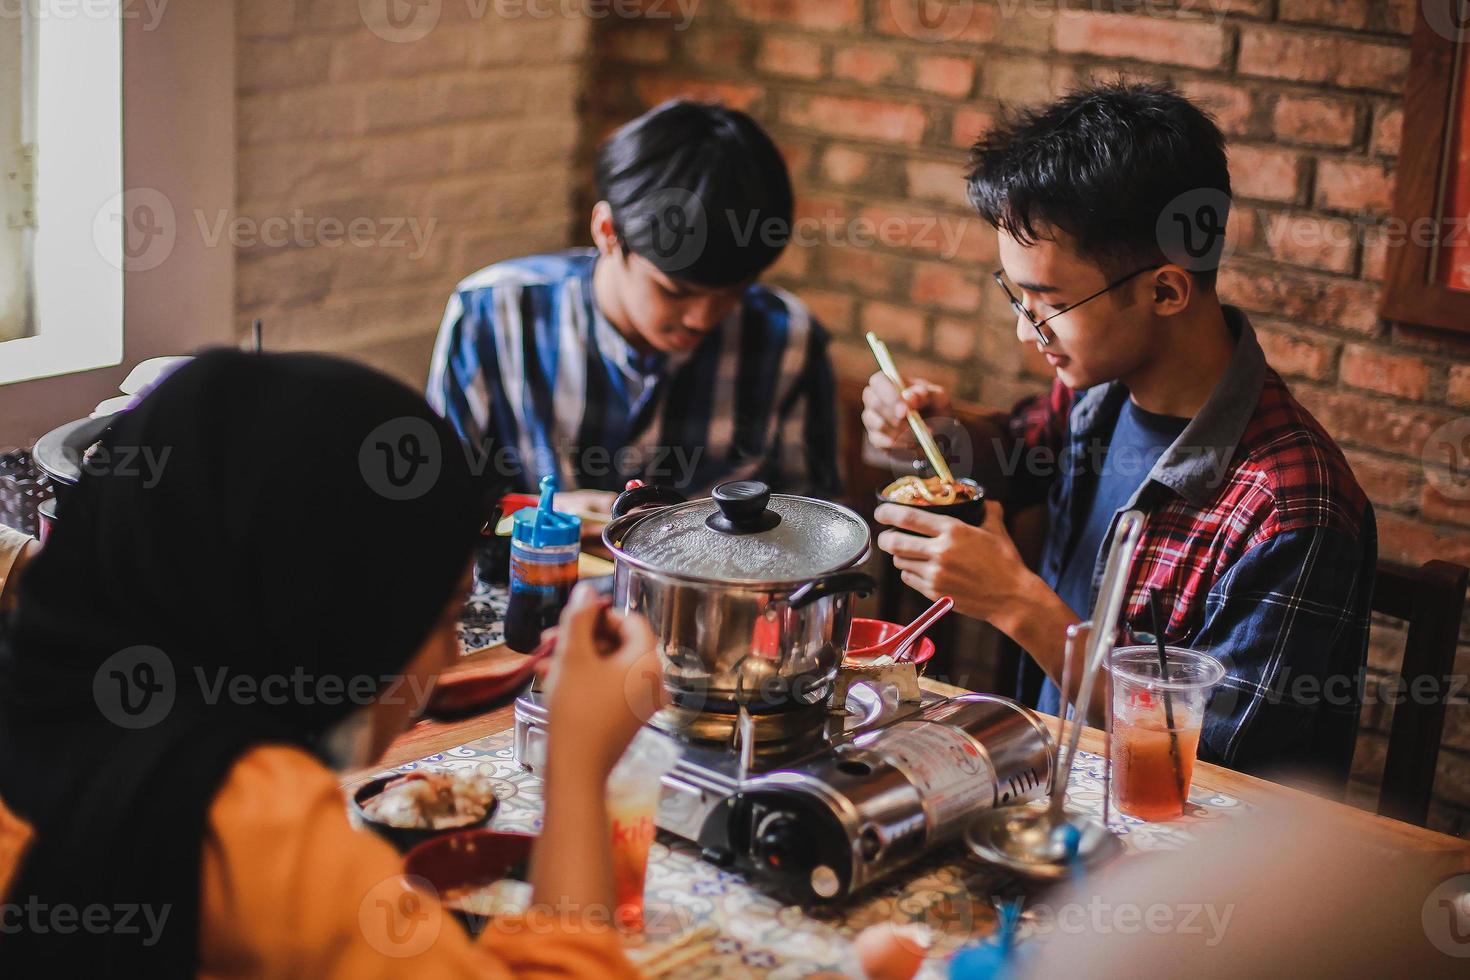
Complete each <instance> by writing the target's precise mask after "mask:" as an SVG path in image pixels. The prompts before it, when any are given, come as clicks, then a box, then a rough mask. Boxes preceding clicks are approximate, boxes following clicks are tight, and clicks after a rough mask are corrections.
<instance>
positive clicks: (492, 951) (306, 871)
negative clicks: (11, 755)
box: [0, 746, 637, 980]
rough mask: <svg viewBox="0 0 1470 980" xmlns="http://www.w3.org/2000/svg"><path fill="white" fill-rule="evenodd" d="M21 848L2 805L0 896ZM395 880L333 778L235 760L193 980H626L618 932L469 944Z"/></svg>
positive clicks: (301, 764)
mask: <svg viewBox="0 0 1470 980" xmlns="http://www.w3.org/2000/svg"><path fill="white" fill-rule="evenodd" d="M30 838H31V828H30V827H29V826H27V825H26V824H25V823H24V822H23V821H21V820H20V819H19V818H17V817H16V816H15V815H14V814H11V813H10V812H9V811H8V810H6V809H5V807H4V805H3V802H0V894H4V893H5V891H6V890H7V889H8V887H9V884H10V880H11V879H12V878H13V877H14V874H15V871H16V868H17V867H18V865H19V863H20V860H21V857H22V855H23V853H24V850H25V846H26V844H27V843H28V842H29V840H30ZM401 867H402V861H401V859H400V858H399V856H398V854H397V853H395V852H394V850H393V849H392V848H391V847H389V846H388V845H387V844H386V843H384V842H383V841H381V840H379V839H378V838H377V837H375V836H373V835H371V834H369V833H367V832H364V831H359V830H356V829H354V828H353V827H352V825H351V824H350V823H348V820H347V811H346V808H345V806H344V804H343V797H342V792H341V790H340V788H339V787H338V785H337V780H336V777H335V776H334V775H333V774H332V773H331V772H330V771H329V770H328V769H326V768H325V767H324V766H322V765H321V763H319V762H318V761H317V760H316V759H314V758H312V756H310V755H308V754H307V753H305V752H302V751H300V750H299V749H294V748H288V747H285V746H262V747H259V748H256V749H254V750H252V751H250V752H248V753H246V754H245V755H244V756H242V757H241V758H240V760H239V761H238V762H237V763H236V764H235V767H234V769H233V770H231V772H230V775H229V778H228V779H227V780H226V782H225V784H224V786H223V787H222V788H221V790H220V792H219V795H218V796H217V797H216V798H215V801H214V803H213V805H212V806H211V807H210V812H209V831H208V834H207V836H206V837H205V841H204V866H203V904H202V907H201V937H200V966H199V976H200V977H206V978H211V980H214V978H218V980H226V978H235V977H261V976H270V977H303V978H305V977H310V978H321V980H332V978H342V980H347V978H353V980H358V978H362V980H371V978H374V977H404V976H413V977H415V978H423V980H434V978H440V977H445V978H447V977H490V978H504V977H522V978H535V977H553V976H554V977H598V978H604V977H612V978H615V977H636V976H637V974H636V972H635V971H634V970H633V968H632V966H631V965H630V964H629V963H628V961H627V960H626V959H625V958H624V957H623V954H622V949H621V945H620V942H619V940H618V938H617V934H616V933H614V932H612V931H610V930H608V929H606V928H600V929H596V928H585V929H584V928H578V924H577V923H576V922H575V921H568V920H567V919H565V918H564V919H563V920H562V921H561V922H560V923H557V924H553V923H551V922H550V921H548V920H544V919H534V918H533V919H519V918H505V917H502V918H499V919H496V920H495V921H494V922H493V923H492V925H491V927H490V928H489V929H487V930H486V932H485V933H484V934H483V935H482V936H481V937H480V941H479V942H474V941H471V940H470V938H469V937H468V936H467V935H466V933H465V932H464V930H463V929H462V928H461V927H460V925H459V923H458V921H456V920H455V919H454V918H453V916H452V915H450V913H449V912H448V911H446V910H445V909H444V908H443V907H442V906H440V905H439V903H438V902H437V901H436V900H435V899H433V898H431V897H429V896H428V895H425V894H422V893H420V892H416V891H414V890H412V889H411V888H410V887H409V885H408V884H407V883H406V882H405V880H404V878H403V876H402V874H401V873H400V872H401ZM0 951H3V944H0ZM0 962H3V952H0Z"/></svg>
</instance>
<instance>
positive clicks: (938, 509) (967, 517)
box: [874, 479, 985, 527]
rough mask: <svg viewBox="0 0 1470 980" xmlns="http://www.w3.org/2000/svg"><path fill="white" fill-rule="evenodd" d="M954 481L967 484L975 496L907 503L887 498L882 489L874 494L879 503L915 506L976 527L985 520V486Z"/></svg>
mask: <svg viewBox="0 0 1470 980" xmlns="http://www.w3.org/2000/svg"><path fill="white" fill-rule="evenodd" d="M955 482H956V483H959V484H962V485H964V486H967V487H969V488H971V489H972V490H974V491H975V496H974V497H971V498H970V499H969V500H957V501H955V502H954V503H952V504H909V503H903V502H901V501H898V500H889V499H888V498H887V497H885V496H883V491H881V490H880V491H878V492H877V493H876V494H875V495H874V496H876V497H877V498H878V502H879V503H880V504H893V505H894V506H897V507H917V508H918V509H919V510H923V511H927V512H928V513H930V514H942V515H943V516H945V517H958V518H959V519H960V520H961V521H963V522H965V523H966V524H971V525H974V526H976V527H978V526H979V525H980V524H982V523H984V521H985V488H984V487H982V486H981V485H980V484H978V483H976V482H975V481H974V480H970V479H959V480H956V481H955Z"/></svg>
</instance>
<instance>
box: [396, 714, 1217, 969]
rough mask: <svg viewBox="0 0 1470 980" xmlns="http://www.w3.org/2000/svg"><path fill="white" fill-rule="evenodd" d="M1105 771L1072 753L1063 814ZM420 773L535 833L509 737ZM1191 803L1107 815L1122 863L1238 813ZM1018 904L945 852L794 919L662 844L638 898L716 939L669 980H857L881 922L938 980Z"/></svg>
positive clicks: (1010, 889) (1081, 807) (680, 925)
mask: <svg viewBox="0 0 1470 980" xmlns="http://www.w3.org/2000/svg"><path fill="white" fill-rule="evenodd" d="M1103 764H1104V760H1103V759H1102V758H1101V757H1100V756H1097V755H1092V754H1090V753H1086V752H1083V753H1079V755H1078V759H1077V764H1076V766H1075V767H1074V768H1073V776H1072V780H1071V785H1070V787H1069V790H1068V793H1067V797H1068V804H1069V807H1070V808H1072V809H1075V810H1078V811H1081V812H1085V813H1090V814H1092V815H1094V816H1098V817H1101V816H1102V799H1103V782H1102V775H1103ZM421 766H434V767H437V768H446V769H456V768H460V767H466V766H482V767H485V768H486V770H487V771H488V772H489V773H490V774H491V776H492V778H493V779H494V780H495V788H496V794H497V795H498V796H499V797H500V799H501V805H500V808H499V810H498V811H497V813H496V816H495V818H494V821H493V823H492V827H494V828H496V829H501V830H519V831H527V832H535V831H538V830H539V829H540V825H541V802H542V801H541V781H540V779H539V778H537V777H536V776H533V775H532V774H531V773H529V772H527V771H525V770H523V769H521V768H520V767H519V766H518V765H517V764H516V761H515V759H514V758H513V754H512V747H511V733H510V732H502V733H500V734H498V735H492V736H490V737H488V738H484V739H480V740H479V741H475V742H471V743H469V744H467V745H463V746H460V747H458V748H454V749H450V750H448V751H446V752H442V753H439V754H437V755H433V756H429V757H428V758H426V759H421V760H419V761H418V762H414V763H410V764H409V765H406V766H403V767H401V769H400V771H408V770H411V769H414V768H418V767H421ZM1190 804H1191V810H1192V813H1191V815H1190V816H1189V817H1187V818H1184V819H1181V820H1178V821H1173V822H1169V823H1144V822H1142V821H1139V820H1136V819H1134V818H1132V817H1125V816H1121V815H1118V814H1117V813H1116V812H1114V813H1113V814H1112V815H1111V817H1110V825H1111V826H1112V828H1113V830H1114V831H1115V832H1116V833H1118V834H1119V836H1120V837H1121V838H1122V840H1123V843H1124V845H1125V848H1126V850H1127V851H1128V852H1133V853H1137V852H1143V851H1154V850H1172V849H1177V848H1179V847H1181V846H1182V845H1184V844H1186V843H1189V842H1190V841H1192V840H1194V839H1195V831H1196V829H1198V828H1199V826H1200V825H1201V824H1204V823H1208V822H1211V821H1215V820H1219V819H1223V818H1228V817H1229V816H1230V815H1231V814H1232V813H1235V812H1239V811H1241V810H1243V809H1244V808H1245V807H1246V804H1243V803H1241V802H1240V801H1239V800H1236V799H1233V798H1231V797H1228V796H1223V795H1218V794H1210V793H1208V792H1204V791H1201V790H1199V789H1198V788H1196V790H1195V791H1194V792H1193V793H1192V794H1191V796H1190ZM1021 894H1030V892H1029V891H1028V890H1027V886H1025V885H1024V884H1022V883H1021V882H1019V881H1017V880H1016V879H1015V878H1014V877H1013V876H1011V875H1010V874H1008V873H1007V872H1004V871H1002V870H1000V869H997V868H995V867H993V866H989V865H986V864H984V863H982V862H980V861H979V860H978V859H976V858H974V857H972V856H971V855H970V854H969V853H968V851H966V850H965V849H964V848H963V846H961V845H954V846H951V847H949V848H947V849H945V850H942V851H940V852H938V853H936V854H935V855H933V856H932V857H931V858H929V859H927V860H926V861H925V862H923V863H920V864H917V865H911V866H909V867H908V868H905V869H903V870H901V871H899V872H897V873H896V874H895V875H894V876H893V877H891V878H889V879H888V880H887V882H886V884H883V885H879V886H878V887H877V888H875V889H872V890H870V891H867V892H865V893H862V894H860V895H858V896H857V897H856V898H855V899H854V900H853V901H852V902H850V903H849V904H847V905H845V906H842V907H840V908H836V909H820V908H811V909H803V908H800V907H796V906H791V905H785V904H783V903H782V902H780V901H779V900H777V899H775V898H773V897H771V896H770V895H768V894H766V893H765V892H763V891H762V890H761V889H760V888H759V887H757V885H756V884H755V883H753V882H751V881H749V880H747V879H746V878H745V877H744V876H742V875H740V874H737V873H734V872H732V871H729V870H726V869H723V868H719V867H716V866H715V865H713V864H710V863H708V862H706V861H704V860H702V859H701V858H700V857H699V852H698V850H697V849H696V848H695V847H693V846H692V845H690V844H688V843H686V842H684V841H682V840H679V839H677V838H674V837H671V836H669V835H666V834H662V833H661V834H660V835H659V839H658V841H657V842H655V844H654V846H653V853H652V856H651V858H650V861H649V871H648V880H647V886H646V890H645V896H646V906H647V924H648V930H649V932H650V933H662V934H667V935H672V934H678V933H682V932H684V931H685V930H686V929H689V928H696V927H698V926H700V925H703V924H705V923H713V924H714V925H715V926H716V927H717V928H718V930H719V939H718V940H717V942H716V946H715V950H714V953H713V955H710V956H707V957H702V958H700V959H699V960H698V961H697V962H696V963H694V964H693V965H690V966H688V967H685V968H683V969H682V970H680V971H677V972H676V974H675V975H676V976H678V977H682V978H690V980H697V978H715V977H731V978H733V977H771V978H777V980H783V978H792V977H808V976H813V975H821V974H839V975H847V976H854V977H856V976H861V972H860V970H859V969H858V963H857V959H856V954H855V953H854V951H853V946H852V940H853V937H855V936H856V935H857V933H858V932H860V931H861V930H862V929H863V928H865V927H867V926H869V925H873V924H875V923H878V922H883V921H893V922H898V923H906V922H921V923H923V924H925V925H927V926H928V927H929V928H930V929H931V930H932V931H933V932H934V933H935V934H936V935H937V942H936V945H935V947H934V948H933V950H932V951H931V953H930V956H929V958H928V960H927V961H926V962H925V965H924V968H923V970H922V971H921V973H920V974H919V975H920V976H921V977H924V978H942V977H945V976H946V975H947V969H946V961H947V960H948V958H949V956H950V954H952V953H953V952H954V951H955V950H956V949H958V948H959V947H961V946H963V945H965V944H966V943H968V942H970V941H972V940H973V939H977V938H982V937H984V936H986V935H988V934H989V933H990V932H991V931H992V930H993V929H994V926H995V922H996V911H995V905H994V901H993V900H994V899H995V898H997V897H1004V896H1015V895H1021ZM1041 929H1043V924H1042V922H1041V920H1040V918H1039V917H1038V916H1037V915H1034V914H1032V913H1031V912H1028V913H1026V914H1023V917H1022V921H1021V929H1020V937H1021V939H1022V941H1025V940H1026V939H1027V938H1029V937H1030V936H1032V935H1034V934H1036V933H1037V932H1038V931H1039V930H1041Z"/></svg>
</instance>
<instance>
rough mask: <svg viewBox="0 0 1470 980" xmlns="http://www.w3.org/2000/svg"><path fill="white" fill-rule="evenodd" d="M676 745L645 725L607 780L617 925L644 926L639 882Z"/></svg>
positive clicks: (639, 928)
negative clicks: (664, 779) (664, 778)
mask: <svg viewBox="0 0 1470 980" xmlns="http://www.w3.org/2000/svg"><path fill="white" fill-rule="evenodd" d="M677 758H678V750H677V749H675V748H674V745H673V743H672V742H670V741H669V740H668V739H667V738H666V737H664V736H662V735H659V734H657V733H655V732H653V731H650V730H648V729H644V730H643V731H641V732H639V733H638V737H637V738H635V739H634V740H633V744H632V745H630V746H629V747H628V751H627V752H625V753H624V754H623V757H622V758H621V759H619V760H618V764H617V765H616V766H614V767H613V771H612V775H610V776H609V777H608V779H607V812H608V821H609V823H610V825H611V834H612V860H613V883H614V885H615V887H616V889H617V910H616V918H617V922H618V926H619V927H620V928H622V929H625V930H627V931H629V932H642V931H643V885H644V881H645V880H646V878H647V876H648V852H649V850H650V849H651V848H652V847H653V838H654V834H655V832H656V829H657V828H656V827H655V820H656V818H657V816H658V801H659V797H660V796H661V795H662V793H663V777H664V773H666V772H668V771H669V769H670V768H672V767H673V765H674V763H675V761H677Z"/></svg>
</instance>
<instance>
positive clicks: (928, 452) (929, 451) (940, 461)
mask: <svg viewBox="0 0 1470 980" xmlns="http://www.w3.org/2000/svg"><path fill="white" fill-rule="evenodd" d="M868 346H869V347H871V348H872V349H873V357H874V358H876V359H877V361H878V370H880V371H882V372H883V374H884V375H885V376H886V377H887V378H888V380H889V381H892V382H893V385H894V387H896V388H897V389H898V390H899V392H900V393H902V392H903V389H904V383H903V375H901V374H899V373H898V365H896V364H894V363H893V355H892V354H890V353H888V345H887V344H885V343H883V341H882V339H880V338H879V336H878V335H877V334H875V333H873V331H871V330H869V331H868ZM908 420H909V428H910V429H913V430H914V438H915V439H917V440H919V448H920V449H922V450H924V456H925V458H927V459H928V460H929V465H930V466H932V467H934V475H935V476H937V477H939V482H941V483H943V484H945V485H946V486H951V487H952V486H954V485H955V480H954V474H953V473H951V472H950V469H949V463H948V462H946V461H945V459H944V454H943V453H941V452H940V451H939V444H938V443H937V442H935V441H934V433H933V432H931V431H929V426H928V425H927V424H925V422H924V419H923V417H922V416H920V415H919V413H918V412H916V411H914V410H913V409H912V408H911V409H909V410H908Z"/></svg>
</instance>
